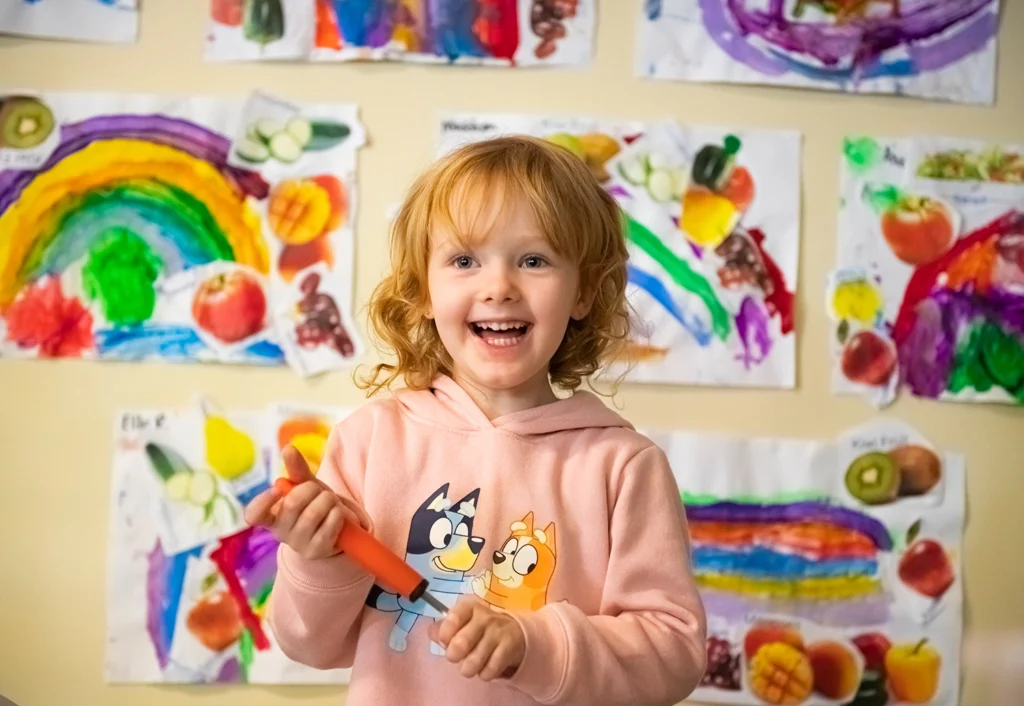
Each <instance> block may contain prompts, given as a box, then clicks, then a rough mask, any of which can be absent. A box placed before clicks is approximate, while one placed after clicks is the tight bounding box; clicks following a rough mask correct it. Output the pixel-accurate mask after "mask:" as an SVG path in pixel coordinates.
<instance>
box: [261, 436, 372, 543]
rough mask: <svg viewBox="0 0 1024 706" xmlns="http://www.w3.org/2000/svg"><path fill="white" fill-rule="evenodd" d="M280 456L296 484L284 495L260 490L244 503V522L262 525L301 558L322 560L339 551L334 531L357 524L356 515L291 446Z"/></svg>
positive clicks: (272, 489)
mask: <svg viewBox="0 0 1024 706" xmlns="http://www.w3.org/2000/svg"><path fill="white" fill-rule="evenodd" d="M282 457H283V458H284V465H285V469H286V470H287V472H288V477H289V478H290V479H291V480H292V481H294V482H295V483H297V485H296V487H295V488H294V489H293V490H292V491H291V492H290V493H288V495H287V496H286V497H284V498H282V497H281V496H280V495H279V494H278V493H277V491H276V490H274V488H272V487H271V488H270V489H269V490H266V491H264V492H262V493H260V494H259V495H257V496H256V497H255V498H253V500H252V502H251V503H249V505H248V506H246V508H245V521H246V522H247V523H249V524H250V525H253V526H256V525H259V526H262V527H266V528H267V529H269V530H270V532H271V533H272V534H273V535H274V538H275V539H277V541H279V542H281V543H282V544H287V545H288V546H289V547H291V548H292V549H293V550H294V551H295V552H296V553H297V554H299V555H300V556H302V557H303V558H305V559H325V558H327V557H331V556H334V555H336V554H338V553H340V550H339V549H338V548H337V547H336V546H335V542H336V540H337V539H338V533H339V532H341V528H342V526H344V524H345V523H346V522H355V523H356V524H359V518H358V517H357V516H356V515H355V513H353V512H352V510H350V509H349V508H348V507H346V506H345V504H344V503H343V502H342V501H341V498H339V497H338V495H337V494H336V493H335V492H334V491H333V490H331V489H330V488H328V487H327V485H326V484H325V483H324V482H323V481H321V480H318V479H317V478H316V476H314V475H313V474H312V473H311V472H310V470H309V466H308V465H307V464H306V459H304V458H303V457H302V454H300V453H299V452H298V450H296V448H295V447H294V446H286V447H285V448H284V450H283V452H282Z"/></svg>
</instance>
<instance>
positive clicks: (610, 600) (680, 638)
mask: <svg viewBox="0 0 1024 706" xmlns="http://www.w3.org/2000/svg"><path fill="white" fill-rule="evenodd" d="M319 477H320V478H322V479H323V480H324V481H325V482H326V483H327V484H328V485H330V486H331V487H332V488H333V489H334V490H335V491H336V492H337V493H338V494H339V495H341V496H342V497H343V498H346V499H351V500H352V501H353V502H354V503H356V504H358V505H361V506H362V507H363V508H365V510H366V513H367V515H368V518H371V519H369V520H368V521H369V523H370V525H371V526H372V531H373V532H374V534H375V535H376V536H377V537H378V538H379V539H381V540H382V541H383V542H384V543H385V544H387V545H388V546H389V547H391V548H392V549H393V550H394V551H395V552H396V553H398V555H399V556H404V557H405V559H406V561H408V562H409V563H410V564H411V565H412V566H413V567H415V568H416V569H417V570H418V571H419V573H420V574H422V575H423V576H425V577H426V578H427V579H429V581H430V591H431V592H432V593H433V594H434V595H435V596H437V597H438V598H440V599H441V600H443V601H444V602H445V603H447V604H449V605H451V604H453V603H454V602H455V601H456V600H457V598H458V597H459V596H460V595H461V594H473V593H475V594H476V595H478V596H481V597H482V598H483V599H484V600H485V601H487V602H488V603H490V604H492V605H494V606H496V607H499V608H501V609H505V610H507V611H508V612H509V614H510V615H512V616H514V617H515V618H516V620H518V621H519V623H520V625H522V628H523V631H524V633H525V635H526V656H525V659H524V660H523V663H522V665H521V666H520V668H519V670H518V671H517V672H516V674H515V675H514V676H513V677H511V678H510V679H505V680H496V681H492V682H484V681H481V680H480V679H476V678H473V679H466V678H464V677H462V675H461V674H460V673H459V671H458V667H457V665H454V664H451V663H449V662H448V661H447V660H445V659H444V658H443V657H441V656H438V653H439V652H440V648H439V646H437V645H436V644H434V643H432V642H431V641H430V639H429V638H428V636H427V628H428V625H429V623H430V621H431V620H432V619H434V618H436V617H437V614H436V613H435V612H433V610H432V609H431V608H429V607H428V606H426V605H425V604H424V603H423V602H422V601H417V602H416V603H409V602H408V601H407V600H406V599H404V598H398V597H397V596H395V595H393V594H390V593H387V592H385V591H383V590H382V589H380V588H378V587H377V586H375V585H374V581H373V578H372V577H371V576H369V575H367V574H366V573H364V572H363V571H362V570H361V569H360V568H359V567H357V566H355V565H354V564H353V563H352V562H350V561H349V560H348V559H347V558H345V556H344V555H341V556H337V557H332V558H330V559H322V560H314V561H308V560H304V559H302V558H301V557H299V556H298V555H297V554H295V553H294V552H293V551H292V550H290V549H289V548H287V547H286V546H282V547H281V550H280V554H279V557H278V558H279V561H278V566H279V570H278V577H277V582H276V583H275V585H274V591H273V594H272V596H271V599H270V609H269V622H270V626H271V629H272V630H273V633H274V635H275V637H276V638H277V642H278V644H279V645H280V647H281V649H282V650H283V651H284V653H285V654H286V655H288V656H289V657H290V658H292V659H294V660H295V661H297V662H301V663H304V664H308V665H312V666H314V667H318V668H322V669H329V668H339V667H351V668H352V670H353V671H352V682H351V684H350V686H349V689H348V697H347V699H346V701H345V703H346V704H347V705H348V706H363V705H364V704H374V705H375V706H390V705H391V704H395V705H397V704H401V705H402V706H406V705H407V704H488V705H489V706H505V705H506V704H507V705H509V706H511V705H513V704H533V703H538V702H539V703H543V704H595V705H596V704H674V703H677V702H678V701H680V700H682V699H684V698H685V697H686V696H687V695H689V693H690V692H691V691H692V690H693V689H694V688H695V687H696V685H697V683H698V682H699V680H700V677H701V675H702V674H703V673H704V667H705V645H704V640H705V629H706V623H705V615H704V608H703V605H702V604H701V601H700V598H699V596H698V594H697V590H696V587H695V584H694V580H693V577H692V575H691V573H690V553H689V535H688V531H687V525H686V518H685V515H684V511H683V507H682V503H681V500H680V495H679V490H678V488H677V486H676V483H675V480H674V478H673V476H672V472H671V470H670V468H669V466H668V462H667V460H666V457H665V455H664V454H663V453H662V451H661V449H659V448H658V447H657V446H655V445H654V444H653V443H652V442H651V441H650V440H649V439H647V438H646V437H644V436H643V435H641V434H639V433H637V432H636V431H635V430H634V429H633V427H632V426H631V425H630V424H629V423H628V422H626V421H625V420H624V419H623V418H622V417H621V416H619V415H618V414H617V413H615V412H614V411H612V410H611V409H609V408H608V407H606V406H605V405H604V404H602V402H601V401H600V399H599V398H598V397H597V396H595V395H593V394H592V393H589V392H577V393H576V394H575V395H574V396H572V397H570V398H568V399H565V400H560V401H558V402H555V403H552V404H549V405H544V406H541V407H537V408H534V409H530V410H527V411H524V412H517V413H515V414H509V415H506V416H503V417H500V418H498V419H495V420H493V421H491V420H488V419H487V417H486V416H485V415H484V414H483V412H482V411H481V410H480V409H479V408H478V407H477V406H476V405H475V404H474V403H473V401H472V400H471V398H470V397H469V396H468V395H467V394H466V393H465V392H464V391H463V390H462V388H460V387H459V386H458V385H457V384H456V383H455V382H454V381H453V380H451V379H450V378H446V377H442V378H439V379H438V380H437V382H436V383H435V385H434V388H433V389H432V390H427V391H421V392H411V391H407V390H405V391H402V392H400V393H398V394H397V395H395V396H393V397H391V398H382V399H380V400H377V401H374V402H371V403H369V404H367V405H365V406H364V407H363V408H362V409H361V410H359V411H357V412H355V413H353V414H352V415H350V416H349V417H348V418H346V419H345V420H344V421H342V422H341V423H340V424H338V425H337V427H335V429H334V430H333V433H332V434H331V438H330V440H329V442H328V452H327V454H326V455H325V458H324V461H323V463H322V465H321V467H320V471H319Z"/></svg>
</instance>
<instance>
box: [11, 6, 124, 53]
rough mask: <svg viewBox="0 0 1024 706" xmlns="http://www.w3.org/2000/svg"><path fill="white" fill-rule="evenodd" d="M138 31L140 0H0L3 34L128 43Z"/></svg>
mask: <svg viewBox="0 0 1024 706" xmlns="http://www.w3.org/2000/svg"><path fill="white" fill-rule="evenodd" d="M138 31H139V3H138V0H0V34H12V35H18V36H23V37H36V38H39V39H59V40H70V41H80V42H97V43H104V44H128V43H134V42H135V41H136V39H137V38H138Z"/></svg>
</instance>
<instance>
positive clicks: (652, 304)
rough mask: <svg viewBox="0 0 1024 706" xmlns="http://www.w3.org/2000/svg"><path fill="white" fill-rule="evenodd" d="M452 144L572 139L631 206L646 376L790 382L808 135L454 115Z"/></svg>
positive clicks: (610, 370) (633, 364)
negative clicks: (522, 137) (517, 137)
mask: <svg viewBox="0 0 1024 706" xmlns="http://www.w3.org/2000/svg"><path fill="white" fill-rule="evenodd" d="M440 133H441V136H440V140H441V141H440V150H441V152H445V151H447V150H450V149H452V148H454V147H455V146H457V145H459V144H463V143H465V142H466V141H470V140H479V139H486V138H487V137H491V136H494V135H498V134H510V133H522V134H530V135H534V136H536V137H542V138H544V139H547V140H550V141H552V142H554V143H555V144H559V145H562V146H563V147H566V148H567V149H569V150H570V151H572V152H573V153H575V154H576V155H577V156H579V157H580V158H581V159H583V160H584V161H585V162H586V163H587V165H588V166H589V167H590V169H591V171H592V172H593V174H594V176H595V177H596V178H597V179H598V181H600V182H601V183H602V185H603V186H604V188H605V189H606V190H607V191H608V193H609V194H611V195H612V196H613V197H614V198H615V199H616V201H617V202H618V203H619V205H620V206H621V207H622V212H623V214H622V215H623V223H624V228H625V232H626V237H627V247H628V248H629V253H630V261H629V264H628V278H629V289H628V291H627V296H628V297H629V300H630V303H631V305H632V307H633V308H634V311H635V313H636V314H637V318H638V321H637V322H636V325H635V326H634V328H633V330H632V331H631V334H630V341H629V345H628V346H627V348H626V350H625V351H624V352H623V356H622V358H621V359H620V360H617V361H613V362H612V363H611V364H609V365H608V367H607V370H605V371H603V373H607V374H610V375H615V376H617V375H618V374H619V373H620V372H622V371H623V370H624V369H625V368H626V367H627V366H628V370H626V374H627V379H629V380H631V381H634V382H656V383H667V384H694V385H709V386H725V387H766V388H792V387H793V386H794V385H795V379H796V364H795V360H796V325H795V320H794V306H793V302H794V299H795V294H796V290H795V285H796V279H797V251H798V242H799V237H800V187H799V179H800V152H801V138H800V135H799V134H798V133H795V132H790V131H783V130H741V131H730V130H724V129H720V128H698V127H692V126H687V125H682V124H678V123H673V122H667V123H643V122H637V121H622V122H615V121H607V120H594V119H590V118H583V117H558V116H524V115H506V114H502V115H492V114H456V115H449V116H446V117H444V118H442V120H441V125H440Z"/></svg>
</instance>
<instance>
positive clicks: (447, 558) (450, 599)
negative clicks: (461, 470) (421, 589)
mask: <svg viewBox="0 0 1024 706" xmlns="http://www.w3.org/2000/svg"><path fill="white" fill-rule="evenodd" d="M479 496H480V489H479V488H477V489H476V490H473V491H472V492H470V493H469V494H468V495H466V496H465V497H464V498H462V499H461V500H458V501H456V502H454V503H453V502H451V501H450V500H449V499H448V484H447V483H445V484H444V485H442V486H441V487H440V488H438V489H437V490H436V491H435V492H434V493H433V494H432V495H431V496H430V497H429V498H427V500H426V501H424V503H423V504H422V505H420V506H419V508H418V509H417V510H416V512H415V513H414V514H413V516H412V521H411V522H410V524H409V536H408V539H407V540H406V553H405V561H406V562H407V563H408V564H409V565H410V566H411V567H412V568H414V569H415V570H416V571H417V572H418V573H419V574H420V576H422V577H423V578H425V579H427V581H428V582H429V583H430V593H431V594H433V595H434V597H436V598H437V599H438V600H440V601H441V602H442V603H444V604H445V605H447V606H449V607H451V606H453V605H454V604H455V601H456V600H457V599H458V598H459V596H460V595H463V594H466V593H470V592H471V590H472V586H471V579H470V578H468V577H467V575H466V572H468V571H469V570H470V569H472V568H473V566H474V565H475V564H476V560H477V557H479V555H480V552H481V550H482V549H483V547H484V539H483V537H474V536H473V518H474V516H475V515H476V507H477V500H478V498H479ZM366 602H367V604H368V605H369V606H370V607H371V608H376V609H377V610H381V611H384V612H391V613H394V612H398V613H399V615H398V620H397V622H396V623H395V627H394V628H393V629H392V630H391V636H390V638H389V639H388V645H389V646H390V647H391V649H393V650H396V651H398V652H404V651H405V650H406V648H407V646H408V637H409V633H410V632H411V631H412V628H413V626H414V625H415V624H416V621H417V620H418V619H419V618H421V617H423V618H429V619H431V620H437V619H438V618H439V617H441V615H440V613H438V612H437V611H436V610H435V609H433V608H431V607H430V606H429V605H427V604H426V603H425V602H424V601H423V599H422V598H421V599H419V600H416V601H410V600H409V599H407V598H405V597H404V596H398V595H396V594H394V593H389V592H388V591H386V590H384V589H383V588H381V587H380V586H377V585H374V586H373V588H372V589H371V590H370V595H369V596H368V597H367V599H366ZM430 649H431V652H433V653H434V654H438V655H440V654H444V648H442V647H441V646H440V645H438V644H436V643H434V642H431V643H430Z"/></svg>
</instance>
